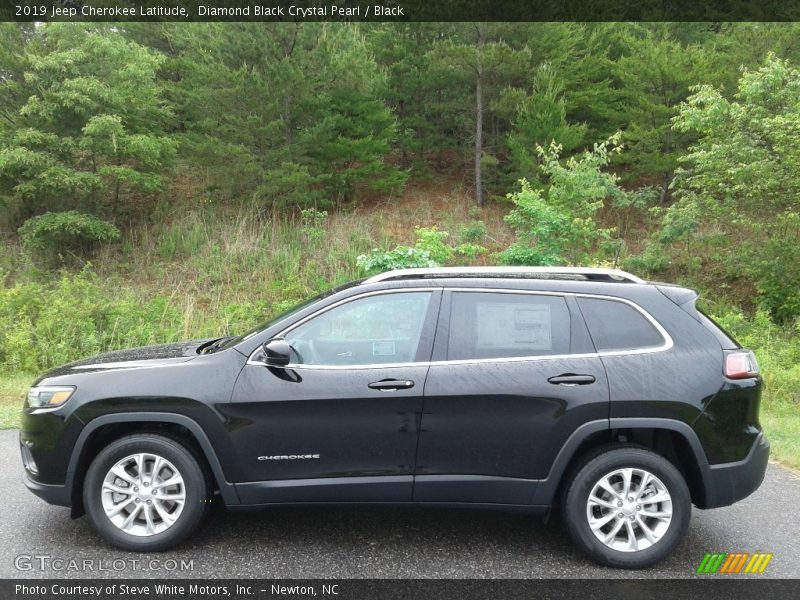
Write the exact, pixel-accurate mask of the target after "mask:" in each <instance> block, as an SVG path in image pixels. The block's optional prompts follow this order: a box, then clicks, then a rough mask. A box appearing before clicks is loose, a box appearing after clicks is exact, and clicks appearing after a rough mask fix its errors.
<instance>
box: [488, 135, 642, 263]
mask: <svg viewBox="0 0 800 600" xmlns="http://www.w3.org/2000/svg"><path fill="white" fill-rule="evenodd" d="M561 150H562V148H561V146H559V145H558V144H556V143H552V144H551V145H550V146H549V147H548V148H543V147H541V146H538V147H537V152H538V154H539V158H540V160H541V163H542V164H541V167H540V168H541V171H542V173H543V174H544V175H546V176H547V182H546V185H545V187H534V186H533V185H532V184H531V183H530V182H529V181H528V180H527V179H521V180H520V181H519V184H520V189H519V191H517V192H513V193H510V194H508V195H507V196H506V197H507V198H508V199H509V200H511V202H512V203H513V204H514V209H513V210H512V211H511V212H510V213H509V214H508V215H506V221H507V222H508V223H510V224H511V225H512V226H513V227H514V229H516V231H517V241H516V242H515V243H514V244H513V245H512V246H511V247H510V248H508V249H507V250H505V251H503V252H501V253H500V254H499V255H498V256H499V258H500V260H501V261H502V262H504V263H505V264H512V265H555V264H563V263H571V264H579V263H582V262H588V261H589V260H590V255H591V254H592V252H596V251H597V250H598V249H601V248H600V247H599V243H601V242H603V241H606V240H609V239H610V238H611V233H612V232H613V229H604V228H600V227H598V226H597V223H595V221H594V215H595V213H596V212H597V211H598V210H599V209H600V208H602V207H603V202H604V200H606V199H611V200H613V199H614V198H618V197H620V196H624V195H626V194H628V192H626V191H624V190H623V189H622V188H620V187H619V184H618V177H617V176H616V175H615V174H613V173H608V172H605V171H603V170H602V169H603V168H605V167H607V166H608V164H609V163H610V161H611V156H612V155H613V154H617V153H619V152H620V151H621V150H622V147H621V145H620V144H619V134H615V135H613V136H611V137H610V138H609V139H608V140H606V141H604V142H602V143H600V144H595V145H594V146H593V147H592V149H591V150H587V151H585V152H583V153H582V154H580V155H579V156H574V157H572V158H569V159H567V160H566V161H564V163H563V164H562V162H561V160H560V158H561Z"/></svg>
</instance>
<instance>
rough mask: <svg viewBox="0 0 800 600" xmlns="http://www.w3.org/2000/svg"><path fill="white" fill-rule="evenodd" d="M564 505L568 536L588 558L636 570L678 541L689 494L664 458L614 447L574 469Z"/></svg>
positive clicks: (685, 522)
mask: <svg viewBox="0 0 800 600" xmlns="http://www.w3.org/2000/svg"><path fill="white" fill-rule="evenodd" d="M563 510H564V521H565V523H566V525H567V530H568V531H569V533H570V535H571V537H572V539H573V540H574V541H575V543H576V544H577V545H578V547H579V548H581V550H583V551H584V552H586V553H587V554H588V555H589V556H590V557H591V558H593V559H594V560H595V561H597V562H599V563H601V564H605V565H609V566H613V567H623V568H630V569H638V568H644V567H648V566H650V565H653V564H655V563H657V562H658V561H660V560H661V559H663V558H664V557H666V556H667V555H668V554H669V553H670V552H672V550H674V549H675V547H676V546H677V545H678V544H679V543H680V541H681V539H682V538H683V536H684V535H685V534H686V531H687V529H688V527H689V520H690V517H691V499H690V495H689V489H688V487H687V486H686V482H685V481H684V479H683V477H682V476H681V474H680V472H679V471H678V470H677V469H676V468H675V467H674V466H673V465H672V463H670V462H669V461H668V460H666V459H665V458H663V457H662V456H660V455H658V454H656V453H654V452H651V451H649V450H645V449H641V448H617V449H613V450H609V451H607V452H603V453H602V454H599V455H597V456H594V457H593V458H591V459H589V460H588V461H587V462H586V463H585V464H584V465H583V466H582V467H580V468H579V469H578V470H577V471H576V472H575V476H574V478H573V479H572V481H571V482H570V484H569V485H568V487H567V491H566V494H565V497H564V502H563Z"/></svg>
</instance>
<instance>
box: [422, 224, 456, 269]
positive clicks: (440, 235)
mask: <svg viewBox="0 0 800 600" xmlns="http://www.w3.org/2000/svg"><path fill="white" fill-rule="evenodd" d="M414 233H415V234H416V236H417V243H416V244H415V245H414V247H415V248H416V249H417V250H420V251H422V252H427V253H428V254H429V255H430V257H431V260H433V261H434V262H436V263H438V264H440V265H443V264H444V263H446V262H447V261H448V260H450V257H451V256H453V249H452V248H451V247H450V246H448V245H447V244H445V243H444V241H445V240H446V239H447V238H448V237H450V234H449V233H447V232H446V231H439V228H438V227H436V226H435V225H434V226H433V227H419V228H417V229H415V230H414Z"/></svg>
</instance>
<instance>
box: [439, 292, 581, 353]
mask: <svg viewBox="0 0 800 600" xmlns="http://www.w3.org/2000/svg"><path fill="white" fill-rule="evenodd" d="M569 351H570V314H569V309H568V308H567V303H566V301H565V300H564V298H562V297H561V296H537V295H535V294H498V293H491V292H455V293H453V299H452V304H451V308H450V335H449V338H448V344H447V358H448V360H471V359H479V358H507V357H523V356H544V355H549V354H569Z"/></svg>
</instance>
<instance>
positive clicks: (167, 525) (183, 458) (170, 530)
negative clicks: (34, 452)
mask: <svg viewBox="0 0 800 600" xmlns="http://www.w3.org/2000/svg"><path fill="white" fill-rule="evenodd" d="M209 491H210V486H209V483H208V478H207V476H206V474H205V472H204V471H203V468H202V467H201V465H200V463H199V462H198V460H197V459H196V458H195V456H194V455H193V454H192V453H191V452H190V451H189V450H188V449H187V448H186V447H184V446H183V445H182V444H181V443H180V442H178V441H176V440H174V439H172V438H168V437H165V436H161V435H155V434H135V435H130V436H127V437H124V438H121V439H119V440H116V441H114V442H112V443H111V444H109V445H108V446H107V447H106V448H105V449H103V451H102V452H100V454H98V456H97V458H95V460H94V461H93V462H92V464H91V466H90V467H89V470H88V471H87V473H86V479H85V482H84V489H83V503H84V506H85V507H86V513H87V515H88V516H89V520H90V521H91V522H92V525H94V527H95V528H96V529H97V531H98V532H99V533H100V535H102V536H103V537H104V538H105V539H106V540H107V541H109V542H110V543H112V544H113V545H115V546H117V547H119V548H124V549H126V550H138V551H144V552H153V551H159V550H165V549H167V548H169V547H171V546H174V545H175V544H178V543H179V542H181V541H183V540H184V539H185V538H186V537H187V536H188V535H189V534H190V533H191V532H192V531H194V529H195V528H196V527H197V525H198V524H199V523H200V521H201V520H202V518H203V515H204V514H205V512H206V508H207V506H208V503H207V502H206V499H207V497H208V494H209Z"/></svg>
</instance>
